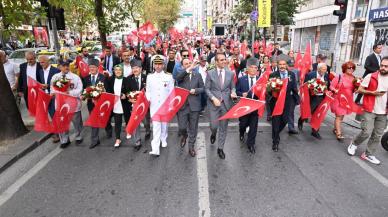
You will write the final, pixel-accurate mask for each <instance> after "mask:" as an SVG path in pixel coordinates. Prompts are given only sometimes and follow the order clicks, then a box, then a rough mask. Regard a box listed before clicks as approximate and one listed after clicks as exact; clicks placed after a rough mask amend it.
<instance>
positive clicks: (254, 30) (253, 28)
mask: <svg viewBox="0 0 388 217" xmlns="http://www.w3.org/2000/svg"><path fill="white" fill-rule="evenodd" d="M252 11H253V12H254V11H256V19H252V17H251V20H252V41H251V49H252V54H253V53H254V50H253V43H254V42H255V35H256V25H257V17H258V12H257V0H254V1H253V10H252Z"/></svg>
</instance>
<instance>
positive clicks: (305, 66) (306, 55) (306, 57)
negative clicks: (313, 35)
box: [299, 43, 313, 84]
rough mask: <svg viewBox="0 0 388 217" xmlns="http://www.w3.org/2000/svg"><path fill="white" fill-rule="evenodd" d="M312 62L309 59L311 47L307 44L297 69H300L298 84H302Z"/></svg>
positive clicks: (310, 58)
mask: <svg viewBox="0 0 388 217" xmlns="http://www.w3.org/2000/svg"><path fill="white" fill-rule="evenodd" d="M312 62H313V60H312V57H311V45H310V43H307V45H306V50H305V52H304V55H303V59H302V62H301V65H299V67H300V69H301V70H300V83H301V84H303V83H304V78H305V76H306V74H307V73H308V72H309V71H310V68H311V64H312Z"/></svg>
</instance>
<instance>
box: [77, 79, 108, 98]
mask: <svg viewBox="0 0 388 217" xmlns="http://www.w3.org/2000/svg"><path fill="white" fill-rule="evenodd" d="M104 90H105V88H104V83H102V82H98V83H97V85H96V86H89V87H87V88H85V90H84V91H83V93H82V96H83V98H84V99H92V100H97V99H98V98H99V97H100V96H101V93H102V92H103V91H104Z"/></svg>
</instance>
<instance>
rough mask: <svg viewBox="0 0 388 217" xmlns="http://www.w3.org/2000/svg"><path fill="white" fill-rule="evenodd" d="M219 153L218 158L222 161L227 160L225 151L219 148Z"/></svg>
mask: <svg viewBox="0 0 388 217" xmlns="http://www.w3.org/2000/svg"><path fill="white" fill-rule="evenodd" d="M217 153H218V156H219V157H220V158H221V159H225V153H224V150H223V149H220V148H218V149H217Z"/></svg>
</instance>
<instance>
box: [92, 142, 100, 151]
mask: <svg viewBox="0 0 388 217" xmlns="http://www.w3.org/2000/svg"><path fill="white" fill-rule="evenodd" d="M99 144H100V141H98V142H97V143H96V144H91V145H90V146H89V149H93V148H95V147H96V146H97V145H99Z"/></svg>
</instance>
